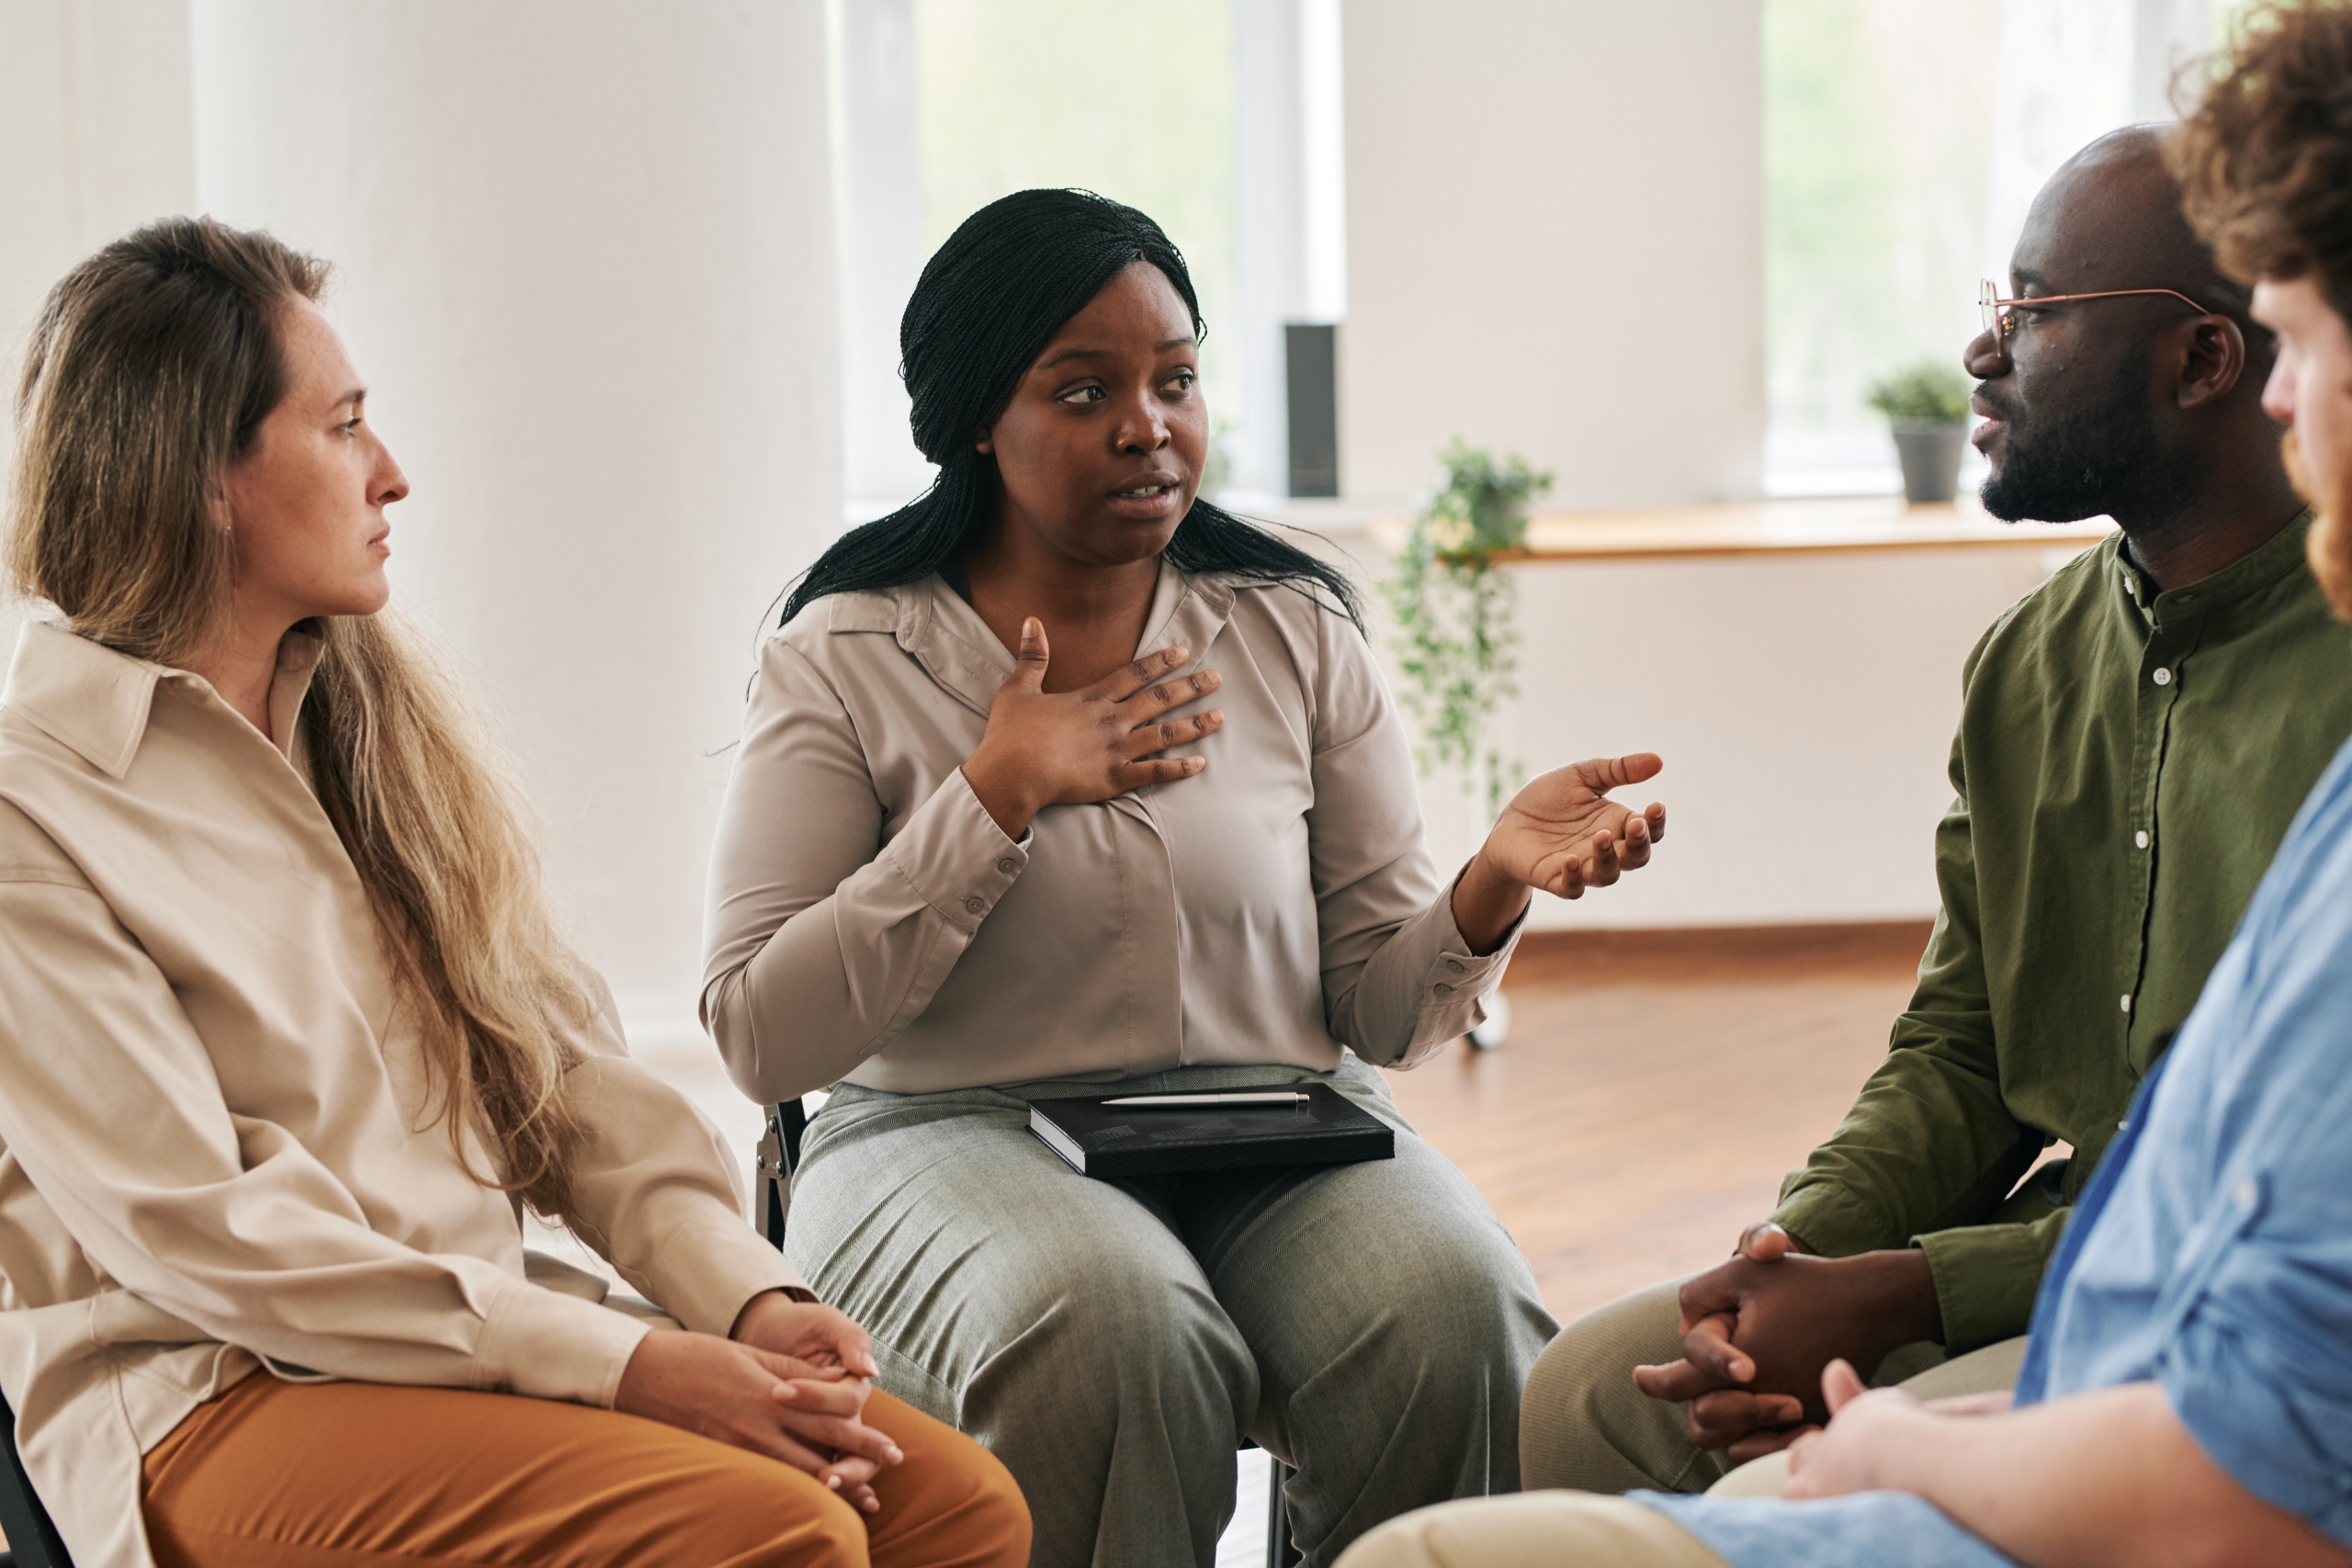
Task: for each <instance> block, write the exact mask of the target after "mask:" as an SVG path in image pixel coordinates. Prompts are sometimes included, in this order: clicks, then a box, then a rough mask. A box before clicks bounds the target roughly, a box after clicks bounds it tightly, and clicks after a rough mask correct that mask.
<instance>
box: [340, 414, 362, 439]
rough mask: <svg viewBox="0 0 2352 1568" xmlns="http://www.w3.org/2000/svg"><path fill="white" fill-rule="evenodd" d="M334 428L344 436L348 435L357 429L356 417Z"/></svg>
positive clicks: (357, 421)
mask: <svg viewBox="0 0 2352 1568" xmlns="http://www.w3.org/2000/svg"><path fill="white" fill-rule="evenodd" d="M335 428H336V429H337V430H340V431H342V432H343V433H344V434H345V435H349V434H352V433H353V432H354V431H356V430H357V429H358V428H359V420H358V417H357V416H356V415H355V416H353V417H352V418H350V419H346V420H345V421H344V422H343V423H341V424H338V425H336V426H335Z"/></svg>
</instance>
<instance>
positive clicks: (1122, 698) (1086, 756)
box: [964, 616, 1225, 839]
mask: <svg viewBox="0 0 2352 1568" xmlns="http://www.w3.org/2000/svg"><path fill="white" fill-rule="evenodd" d="M1015 658H1016V663H1015V665H1014V667H1013V672H1012V678H1011V679H1010V680H1008V681H1006V682H1004V684H1003V685H1001V686H999V687H998V688H997V692H996V700H995V702H994V703H993V704H992V705H990V707H989V727H988V730H987V732H986V733H985V734H983V735H982V736H981V737H980V743H979V746H978V748H977V749H976V750H974V751H973V752H972V754H971V756H970V757H969V758H967V759H966V761H965V762H964V777H965V780H966V782H967V783H968V784H970V785H971V786H972V793H973V794H974V795H977V796H978V798H979V802H980V805H981V806H982V807H985V808H986V809H987V811H988V814H989V816H990V817H992V818H995V819H996V825H997V826H998V827H999V828H1000V829H1003V831H1004V834H1005V836H1006V837H1007V838H1011V839H1017V838H1019V837H1020V836H1021V835H1022V834H1023V833H1024V832H1026V831H1027V830H1028V828H1029V823H1030V820H1031V819H1032V818H1035V816H1036V815H1037V813H1038V812H1040V811H1042V810H1044V809H1045V808H1046V807H1048V806H1072V805H1080V804H1083V803H1086V802H1091V801H1097V800H1108V799H1110V798H1111V797H1112V796H1114V795H1124V794H1125V793H1126V792H1127V791H1128V790H1131V789H1136V788H1138V787H1140V786H1142V785H1144V784H1170V783H1173V782H1175V781H1177V780H1180V779H1188V778H1192V777H1193V776H1194V775H1196V774H1197V773H1200V772H1201V770H1202V769H1204V768H1205V767H1206V766H1207V765H1208V761H1207V759H1205V758H1204V757H1199V756H1191V757H1163V756H1160V755H1159V753H1160V752H1162V751H1165V750H1168V749H1169V748H1170V747H1171V746H1182V745H1184V744H1186V743H1188V742H1191V741H1194V740H1198V739H1202V738H1203V737H1204V736H1207V735H1213V734H1215V733H1216V731H1217V730H1218V729H1220V728H1224V725H1225V714H1224V713H1223V711H1221V710H1219V709H1216V708H1211V709H1209V710H1208V711H1207V712H1205V713H1198V714H1193V715H1190V716H1185V717H1182V718H1170V717H1169V715H1170V713H1172V712H1173V711H1174V710H1175V709H1177V708H1180V707H1182V706H1183V705H1185V704H1187V703H1193V702H1198V701H1199V700H1200V699H1202V698H1203V697H1205V696H1207V695H1209V694H1211V693H1213V692H1215V691H1216V689H1217V687H1218V686H1219V685H1220V684H1221V683H1222V682H1221V681H1220V678H1219V677H1218V675H1217V673H1216V671H1214V670H1202V671H1194V672H1193V674H1190V675H1177V674H1176V673H1175V671H1179V670H1182V668H1183V667H1184V665H1185V664H1186V663H1187V662H1188V661H1189V660H1191V659H1192V652H1191V650H1190V649H1182V648H1170V649H1161V650H1160V651H1159V652H1158V653H1149V654H1146V655H1145V656H1144V657H1143V658H1141V659H1138V660H1136V661H1135V662H1133V663H1132V664H1125V665H1122V666H1121V667H1120V668H1119V669H1117V670H1116V671H1113V672H1112V673H1111V674H1109V675H1106V676H1104V677H1103V679H1102V680H1100V681H1097V682H1094V683H1093V684H1092V685H1091V686H1087V687H1084V688H1081V689H1080V690H1079V691H1075V692H1062V693H1048V692H1047V691H1046V689H1045V684H1046V665H1047V662H1048V660H1049V653H1048V649H1047V648H1046V627H1045V624H1044V623H1043V622H1042V621H1039V620H1038V619H1037V618H1036V617H1035V616H1031V617H1030V618H1029V619H1028V620H1026V621H1024V622H1023V624H1022V628H1021V647H1020V649H1019V651H1018V653H1017V654H1016V656H1015Z"/></svg>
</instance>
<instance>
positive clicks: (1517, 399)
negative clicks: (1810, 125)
mask: <svg viewBox="0 0 2352 1568" xmlns="http://www.w3.org/2000/svg"><path fill="white" fill-rule="evenodd" d="M1760 47H1761V45H1760V34H1759V30H1758V8H1757V6H1756V4H1755V0H1687V3H1685V4H1680V5H1675V6H1626V5H1622V4H1617V3H1614V0H1455V3H1454V4H1452V5H1449V6H1442V7H1437V6H1429V5H1426V4H1422V3H1420V0H1346V7H1345V30H1344V36H1343V40H1342V49H1343V51H1344V58H1345V78H1346V88H1345V98H1346V108H1345V113H1346V123H1347V152H1346V155H1347V254H1348V319H1347V325H1346V327H1345V329H1344V331H1343V333H1342V337H1341V344H1340V355H1341V372H1340V381H1341V409H1340V463H1341V467H1342V472H1343V476H1344V477H1343V481H1342V482H1343V486H1344V488H1345V490H1346V491H1347V493H1348V494H1349V495H1350V496H1351V497H1359V498H1363V499H1365V500H1368V501H1375V502H1388V501H1401V500H1404V499H1406V498H1408V497H1409V496H1410V495H1411V494H1412V493H1413V492H1414V491H1418V490H1419V489H1420V488H1421V487H1422V486H1423V485H1425V484H1426V483H1427V482H1428V480H1429V479H1430V472H1431V468H1432V463H1433V459H1434V457H1435V454H1436V453H1437V451H1438V449H1439V448H1440V447H1441V446H1443V445H1444V444H1445V442H1446V440H1447V439H1448V438H1449V437H1451V436H1453V435H1454V434H1461V435H1463V436H1464V437H1466V438H1467V439H1468V440H1470V441H1471V442H1473V443H1475V444H1476V445H1479V446H1488V447H1492V448H1494V449H1496V450H1498V452H1500V451H1514V452H1519V453H1521V454H1523V455H1524V456H1526V457H1528V458H1529V459H1531V460H1532V461H1533V462H1535V463H1537V464H1538V465H1540V466H1543V467H1546V468H1553V469H1555V471H1556V472H1557V474H1558V483H1557V487H1556V488H1555V491H1553V495H1552V504H1554V505H1556V506H1559V507H1562V508H1565V509H1577V508H1585V507H1608V506H1643V505H1668V504H1676V503H1681V502H1697V501H1711V500H1720V499H1727V498H1740V497H1746V496H1749V495H1753V494H1755V493H1756V492H1757V490H1758V484H1759V483H1760V479H1761V465H1762V451H1763V433H1764V381H1763V353H1764V350H1763V333H1762V325H1761V321H1762V311H1763V277H1762V265H1763V260H1762V258H1763V245H1762V221H1763V220H1762V194H1763V174H1762V159H1761V152H1760V136H1759V129H1760V126H1761V124H1762V119H1761V114H1762V109H1761V90H1762V89H1761V82H1762V70H1761V53H1760Z"/></svg>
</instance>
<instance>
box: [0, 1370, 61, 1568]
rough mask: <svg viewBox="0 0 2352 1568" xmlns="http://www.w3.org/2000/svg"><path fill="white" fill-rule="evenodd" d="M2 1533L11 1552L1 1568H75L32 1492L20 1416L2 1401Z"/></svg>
mask: <svg viewBox="0 0 2352 1568" xmlns="http://www.w3.org/2000/svg"><path fill="white" fill-rule="evenodd" d="M0 1449H5V1450H6V1452H5V1453H0V1460H5V1461H6V1462H0V1529H4V1530H6V1531H7V1532H8V1545H9V1548H10V1550H9V1551H6V1552H0V1565H10V1564H13V1568H74V1559H73V1558H71V1557H69V1556H68V1555H66V1551H65V1540H64V1538H63V1537H62V1536H60V1535H59V1534H58V1533H57V1527H56V1526H55V1525H53V1524H51V1522H50V1518H49V1510H48V1509H47V1508H44V1507H42V1506H40V1496H39V1495H36V1494H35V1493H34V1491H33V1483H32V1477H30V1476H28V1475H27V1474H26V1473H25V1461H23V1459H22V1458H20V1457H19V1456H18V1455H17V1413H16V1412H15V1411H13V1410H11V1409H9V1408H8V1401H7V1400H6V1398H5V1397H0Z"/></svg>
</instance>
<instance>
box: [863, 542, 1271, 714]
mask: <svg viewBox="0 0 2352 1568" xmlns="http://www.w3.org/2000/svg"><path fill="white" fill-rule="evenodd" d="M1233 604H1234V592H1233V589H1232V587H1231V585H1230V584H1228V583H1227V582H1226V581H1223V580H1222V579H1221V577H1219V576H1214V575H1213V576H1202V577H1195V576H1193V575H1192V574H1190V573H1188V572H1183V571H1179V570H1177V569H1176V568H1175V567H1173V566H1170V565H1169V564H1168V562H1167V561H1165V560H1162V561H1161V562H1160V563H1159V581H1158V582H1156V583H1155V584H1154V585H1153V587H1152V594H1151V608H1150V609H1149V610H1148V612H1146V614H1145V615H1144V622H1143V624H1144V632H1143V638H1142V640H1141V641H1140V642H1138V643H1137V644H1136V658H1138V659H1140V658H1142V657H1143V656H1144V655H1145V654H1147V653H1151V652H1154V651H1156V650H1158V649H1163V648H1169V647H1173V646H1177V645H1182V647H1184V648H1186V649H1190V650H1191V651H1192V654H1193V662H1194V663H1198V662H1199V661H1200V660H1202V659H1203V658H1204V657H1206V655H1207V653H1208V649H1209V644H1210V643H1211V642H1213V641H1215V640H1216V635H1217V633H1218V632H1219V631H1220V630H1222V629H1223V627H1224V626H1225V623H1226V621H1227V619H1228V618H1229V617H1230V616H1231V615H1232V614H1233ZM825 629H826V630H828V631H831V632H879V631H887V632H889V633H892V634H893V635H894V636H895V637H897V639H898V643H899V647H900V648H902V649H906V650H907V652H908V653H909V654H910V655H911V656H912V657H913V658H914V659H915V660H916V661H917V662H918V663H920V664H921V665H922V667H923V669H924V670H926V671H929V672H930V674H931V678H932V679H933V680H934V681H936V682H939V683H940V685H942V686H944V687H945V688H946V689H947V691H949V692H950V693H952V694H954V695H955V696H956V698H957V699H958V700H959V701H961V702H962V703H963V704H964V705H966V706H967V707H970V708H972V709H974V710H975V711H977V712H979V713H983V714H985V713H987V712H988V711H989V707H990V706H991V705H994V703H995V701H996V689H997V688H998V687H999V686H1001V685H1002V684H1004V682H1006V680H1007V679H1009V678H1010V677H1011V676H1012V666H1013V659H1012V654H1011V653H1010V652H1009V651H1007V650H1006V649H1005V646H1004V644H1002V643H1001V642H999V641H998V640H997V637H996V634H995V633H994V632H992V631H990V630H989V626H988V623H987V622H986V621H983V620H981V619H980V616H979V613H978V611H976V610H974V609H973V608H972V607H971V605H969V604H966V603H965V602H964V600H963V598H962V596H961V595H959V594H958V593H957V592H956V591H955V590H954V589H953V588H950V587H949V586H947V583H946V581H945V580H944V579H943V578H941V577H940V576H939V574H938V573H936V572H933V574H932V575H931V576H929V577H926V578H924V579H923V580H922V581H920V582H910V583H907V584H905V585H904V586H902V587H898V588H885V589H880V590H876V591H873V592H863V593H844V594H842V595H841V596H840V597H838V598H837V599H835V600H834V601H833V604H832V607H831V610H830V611H829V612H828V614H827V616H826V621H825Z"/></svg>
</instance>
